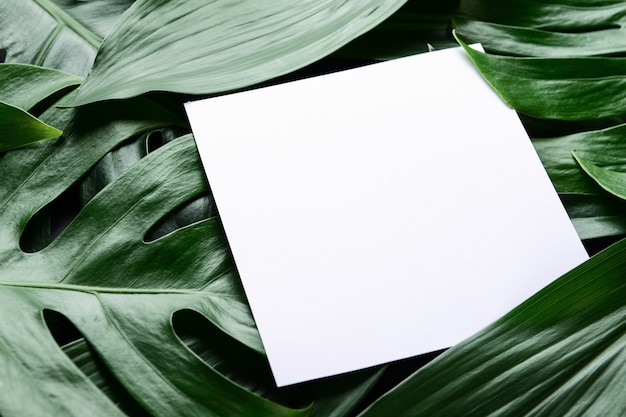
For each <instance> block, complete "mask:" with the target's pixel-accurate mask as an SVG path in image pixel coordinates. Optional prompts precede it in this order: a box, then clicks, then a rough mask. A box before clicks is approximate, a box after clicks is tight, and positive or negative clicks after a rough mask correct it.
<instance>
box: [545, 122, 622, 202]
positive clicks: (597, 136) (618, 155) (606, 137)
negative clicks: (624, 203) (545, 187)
mask: <svg viewBox="0 0 626 417" xmlns="http://www.w3.org/2000/svg"><path fill="white" fill-rule="evenodd" d="M533 145H534V147H535V149H536V150H537V154H538V155H539V158H541V162H542V163H543V166H544V167H545V168H546V171H547V172H548V175H549V176H550V179H551V180H552V183H553V184H554V188H556V190H557V191H558V192H559V193H561V194H601V193H603V191H602V190H600V188H599V187H598V186H597V185H596V184H595V183H594V182H593V181H592V180H590V179H589V177H588V176H586V175H585V174H584V172H583V171H582V170H581V169H580V166H579V165H578V164H577V163H576V161H575V160H574V158H573V157H572V151H576V152H577V154H578V155H579V156H582V157H583V158H591V159H593V161H594V162H595V163H596V164H597V165H600V166H602V167H605V168H608V169H611V170H616V171H620V170H621V171H626V125H625V124H620V125H617V126H613V127H610V128H607V129H602V130H591V131H587V132H580V133H575V134H571V135H566V136H561V137H554V138H536V139H534V140H533Z"/></svg>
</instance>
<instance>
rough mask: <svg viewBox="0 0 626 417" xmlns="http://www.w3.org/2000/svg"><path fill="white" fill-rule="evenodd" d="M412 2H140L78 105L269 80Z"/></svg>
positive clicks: (103, 52)
mask: <svg viewBox="0 0 626 417" xmlns="http://www.w3.org/2000/svg"><path fill="white" fill-rule="evenodd" d="M405 1H406V0H363V1H359V2H354V1H353V2H346V1H343V0H303V1H299V2H295V3H294V2H287V1H269V0H246V1H234V0H224V1H211V2H207V1H205V0H168V1H165V0H138V1H137V2H135V3H134V4H133V6H131V8H130V9H129V10H128V12H127V13H126V14H125V15H124V16H123V17H122V18H121V19H120V21H119V22H118V24H117V25H116V26H115V28H114V29H113V30H112V31H111V33H110V34H109V35H108V36H107V38H106V40H105V41H104V43H103V44H102V47H101V48H100V50H99V52H98V56H97V58H96V62H95V64H94V67H93V69H92V71H91V72H90V74H89V75H88V77H87V79H86V80H85V83H84V84H83V85H82V86H81V88H80V89H79V93H78V96H77V97H76V101H75V105H83V104H87V103H91V102H95V101H101V100H108V99H119V98H127V97H134V96H137V95H140V94H143V93H146V92H148V91H155V90H158V91H172V92H178V93H188V94H210V93H216V92H221V91H228V90H234V89H237V88H243V87H246V86H249V85H252V84H256V83H259V82H262V81H266V80H269V79H271V78H274V77H277V76H279V75H282V74H286V73H288V72H291V71H293V70H295V69H298V68H301V67H303V66H305V65H307V64H310V63H312V62H314V61H316V60H318V59H320V58H322V57H324V56H326V55H328V54H329V53H331V52H333V51H335V50H336V49H338V48H339V47H341V46H343V45H345V44H346V43H347V42H349V41H350V40H352V39H354V38H356V37H357V36H359V35H361V34H363V33H364V32H366V31H367V30H369V29H371V28H372V27H374V26H375V25H377V24H378V23H380V22H381V21H383V20H384V19H385V18H386V17H388V16H389V15H391V14H392V13H393V12H394V11H396V10H397V9H398V8H399V7H400V6H401V5H402V4H403V3H404V2H405Z"/></svg>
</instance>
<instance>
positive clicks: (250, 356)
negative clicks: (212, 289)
mask: <svg viewBox="0 0 626 417" xmlns="http://www.w3.org/2000/svg"><path fill="white" fill-rule="evenodd" d="M172 324H173V327H174V331H175V333H176V335H177V336H178V337H179V338H180V339H181V340H182V341H183V343H184V344H185V345H186V346H187V347H188V348H189V349H191V350H192V351H193V352H194V353H195V354H196V355H198V356H199V357H200V358H201V359H202V360H204V361H205V362H206V363H207V364H208V365H209V366H211V367H212V368H213V369H215V370H216V371H217V372H219V373H221V374H222V375H224V376H226V377H227V378H229V379H230V380H232V381H233V382H235V383H237V384H239V385H241V386H243V387H245V388H247V389H248V390H250V391H252V392H255V393H256V394H258V395H261V396H263V397H265V398H267V399H269V400H272V401H275V402H277V403H280V404H283V405H285V406H287V407H291V408H305V407H308V406H310V404H311V403H314V404H315V406H314V408H313V410H312V416H323V415H326V414H325V413H327V412H328V407H329V406H330V407H334V406H335V405H337V404H339V403H336V402H335V400H336V399H337V398H341V397H342V396H344V395H348V396H350V397H352V399H354V400H355V401H354V404H352V403H351V404H350V405H348V406H347V407H345V405H344V404H342V406H344V410H345V409H348V410H349V409H352V408H353V407H355V406H356V403H357V402H358V401H359V400H360V399H361V398H362V397H363V396H364V395H365V393H356V391H355V389H357V387H358V386H359V385H360V384H362V383H363V382H365V381H368V380H370V379H371V378H372V377H374V376H375V375H376V374H377V373H378V372H379V370H380V368H375V369H367V370H363V371H357V372H353V373H350V374H345V375H340V376H336V377H330V378H325V379H320V380H317V381H312V382H306V383H302V384H298V385H293V386H290V387H285V388H277V387H276V385H275V382H274V380H273V378H272V374H271V371H270V368H269V364H268V363H267V359H266V358H265V357H264V356H262V355H261V354H259V353H257V352H255V351H252V350H251V349H249V348H248V347H246V346H244V345H243V344H241V343H239V342H238V341H237V340H235V339H233V338H232V337H231V336H229V335H227V334H226V333H224V332H222V331H221V330H220V329H218V328H217V327H216V326H215V325H214V324H213V323H211V322H210V321H209V320H208V319H206V318H205V317H204V316H203V315H201V314H200V313H197V312H195V311H192V310H180V311H178V312H176V313H175V314H174V316H173V318H172ZM357 391H358V389H357ZM339 401H341V400H339ZM318 406H319V409H318V408H317V407H318Z"/></svg>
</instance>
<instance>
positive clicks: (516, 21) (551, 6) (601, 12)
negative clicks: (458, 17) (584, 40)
mask: <svg viewBox="0 0 626 417" xmlns="http://www.w3.org/2000/svg"><path fill="white" fill-rule="evenodd" d="M461 11H462V12H463V13H464V14H466V15H468V16H472V17H473V18H474V19H477V20H482V21H487V22H493V23H500V24H503V25H511V26H523V27H527V28H535V29H545V30H551V31H559V32H585V31H594V30H598V29H602V28H610V27H617V26H620V27H621V26H622V24H623V23H624V22H625V21H626V4H624V2H622V1H619V0H601V1H595V0H510V1H507V2H506V3H505V2H500V1H498V0H462V1H461Z"/></svg>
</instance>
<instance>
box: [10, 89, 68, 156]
mask: <svg viewBox="0 0 626 417" xmlns="http://www.w3.org/2000/svg"><path fill="white" fill-rule="evenodd" d="M61 133H62V132H61V131H60V130H59V129H56V128H54V127H52V126H49V125H47V124H45V123H43V122H42V121H40V120H38V119H37V118H35V117H33V116H31V115H30V114H28V113H27V112H26V111H24V110H22V109H20V108H19V107H15V106H12V105H10V104H8V103H4V102H2V101H0V152H4V151H7V150H9V149H13V148H18V147H20V146H24V145H28V144H30V143H33V142H39V141H41V140H45V139H52V138H56V137H59V136H61Z"/></svg>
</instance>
